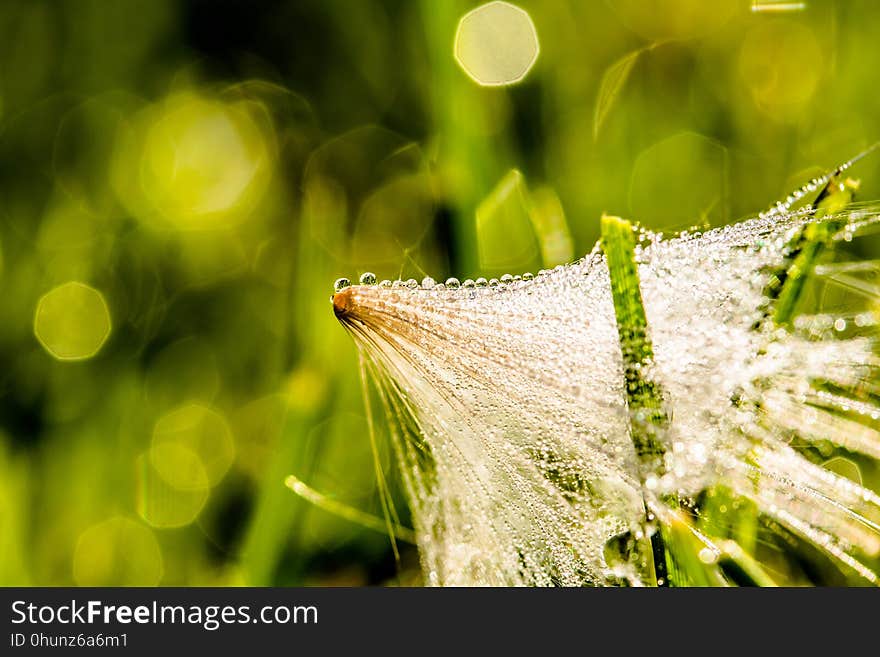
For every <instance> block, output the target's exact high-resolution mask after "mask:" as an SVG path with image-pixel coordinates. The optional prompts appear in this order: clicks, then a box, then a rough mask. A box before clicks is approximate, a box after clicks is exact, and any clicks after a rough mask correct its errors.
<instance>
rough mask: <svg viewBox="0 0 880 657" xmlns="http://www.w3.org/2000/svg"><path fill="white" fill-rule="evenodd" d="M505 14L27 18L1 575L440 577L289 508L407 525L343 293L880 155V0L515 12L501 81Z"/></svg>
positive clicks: (382, 543) (107, 7)
mask: <svg viewBox="0 0 880 657" xmlns="http://www.w3.org/2000/svg"><path fill="white" fill-rule="evenodd" d="M478 4H479V3H472V2H459V1H454V0H421V1H418V2H417V1H414V0H386V1H384V2H378V1H371V2H368V1H366V0H358V1H354V0H335V1H329V0H299V1H294V0H265V1H263V2H251V1H245V0H238V1H227V2H221V1H219V0H189V1H185V0H178V1H176V2H172V1H167V0H140V1H132V0H70V1H66V2H62V1H56V0H4V2H3V3H2V4H0V35H2V38H0V290H2V296H0V584H4V585H13V584H17V585H67V584H78V585H124V584H135V585H153V584H165V585H226V584H253V585H266V584H276V585H290V584H352V585H357V584H396V583H402V584H417V583H419V582H420V575H419V572H418V559H417V555H416V554H415V552H414V549H413V548H411V547H406V546H402V552H401V558H400V563H399V564H397V563H396V562H395V559H394V556H393V553H392V550H391V547H390V543H389V540H388V537H387V536H384V535H383V534H381V533H378V532H374V531H373V530H370V529H366V528H362V527H360V526H358V525H355V524H352V523H351V522H349V521H347V520H345V519H342V518H339V517H337V516H334V515H332V514H330V513H328V512H327V511H325V510H324V509H321V508H317V507H315V506H313V505H311V504H310V503H309V502H307V501H306V500H304V499H301V498H299V497H297V496H296V495H295V494H294V493H293V492H292V491H290V490H289V489H287V488H285V487H284V485H283V481H284V478H285V477H286V476H287V475H289V474H295V475H296V476H297V477H299V478H300V479H302V480H303V481H305V482H306V483H308V484H309V485H310V486H312V487H314V488H315V489H317V490H318V491H320V492H321V493H323V494H324V495H326V496H327V497H328V498H329V499H332V500H334V501H338V502H341V503H343V504H346V505H349V506H351V507H354V508H356V509H360V510H362V511H366V512H369V513H373V514H376V515H380V514H381V511H380V504H379V499H378V495H377V492H376V486H375V475H374V468H373V463H372V457H371V452H370V446H369V439H368V434H367V425H366V420H365V416H364V401H363V397H362V392H361V387H360V381H359V378H358V370H357V356H356V353H355V350H354V347H353V344H352V342H351V340H350V339H349V337H348V336H347V335H345V333H344V331H343V330H342V329H341V328H340V327H339V326H337V325H336V322H335V320H334V318H333V315H332V312H331V308H330V304H329V303H328V297H329V294H330V292H331V284H332V282H333V280H334V279H335V278H337V277H339V276H348V277H350V278H352V279H356V278H357V276H358V275H359V274H360V273H362V272H364V271H373V272H375V273H376V274H377V275H378V277H379V278H380V279H381V278H396V277H403V278H408V277H415V278H421V277H422V276H424V275H426V274H430V275H431V276H433V277H434V278H436V279H438V280H442V279H444V278H445V277H447V276H453V275H454V276H458V277H459V278H464V277H467V276H477V275H487V276H489V275H498V274H502V273H505V272H506V271H510V272H512V273H517V272H522V271H526V270H536V269H538V268H540V267H544V266H552V265H556V264H559V263H560V262H565V261H567V260H570V259H571V258H573V257H577V256H580V255H583V254H584V253H585V252H587V251H589V250H590V249H591V248H592V246H593V243H594V242H595V240H596V239H597V237H598V218H599V216H600V215H601V213H602V212H603V211H606V212H610V213H615V214H620V215H623V216H626V217H629V218H632V219H635V220H639V221H641V222H642V223H643V224H645V225H647V226H648V227H650V228H654V229H658V230H677V229H682V228H685V227H688V226H691V225H720V224H723V223H726V222H730V221H734V220H737V219H739V218H742V217H744V216H747V215H749V214H753V213H755V212H757V211H759V210H761V209H764V208H765V207H766V206H768V205H769V204H770V203H771V202H773V201H774V200H776V199H777V198H779V197H781V196H783V195H784V194H785V193H786V192H788V191H790V189H791V188H793V187H795V186H796V185H798V184H800V183H801V182H803V181H804V179H805V178H807V177H809V176H810V175H813V174H815V173H817V172H819V171H821V170H824V169H827V168H828V167H831V166H833V165H835V164H837V163H839V162H841V161H842V160H844V159H847V158H848V157H850V156H852V155H854V154H856V153H857V152H858V151H859V150H860V149H861V148H863V147H865V146H866V145H868V144H869V143H871V142H872V141H873V140H875V139H878V138H880V112H878V110H880V95H878V94H877V88H878V85H877V82H878V72H877V64H878V54H880V51H878V45H877V44H878V43H880V4H878V3H876V2H871V1H868V0H863V1H858V0H847V1H839V2H833V1H831V0H826V1H813V0H809V1H807V2H805V3H801V4H803V5H804V6H803V7H802V8H800V9H795V10H792V11H784V12H780V11H769V10H767V11H753V4H754V3H752V2H749V1H748V0H730V1H720V0H719V1H714V2H707V1H703V0H608V1H598V0H597V1H586V0H584V1H575V0H570V1H563V0H557V1H554V2H537V1H526V0H522V1H521V2H518V3H517V4H518V5H519V6H520V7H522V8H523V9H525V10H526V11H527V12H528V13H529V15H530V16H531V19H532V21H533V24H534V27H535V30H536V32H537V35H538V39H539V41H540V55H539V56H538V58H537V61H536V62H535V64H534V66H533V67H532V69H531V70H530V71H529V72H528V74H527V75H526V76H525V78H524V79H523V80H522V81H520V82H519V83H518V84H515V85H512V86H506V87H481V86H479V85H478V84H476V83H475V81H474V80H472V79H471V78H470V77H469V76H468V75H467V74H466V73H465V70H464V68H463V67H462V66H460V65H459V64H458V63H457V62H456V58H455V54H454V51H455V48H454V42H455V34H456V27H457V25H458V23H459V20H460V19H461V18H462V16H464V15H465V14H466V13H467V12H468V11H469V10H471V9H473V8H474V7H476V6H477V5H478ZM771 9H772V8H771ZM503 37H504V35H503V34H502V35H501V37H500V38H503ZM511 38H514V41H513V43H512V44H508V45H510V46H511V48H512V50H511V52H513V53H514V54H515V52H516V47H517V45H518V42H517V41H516V39H521V38H522V34H518V35H514V36H513V37H511ZM858 173H859V174H860V176H861V177H862V179H863V182H864V184H863V188H862V190H863V192H862V197H863V198H877V197H878V196H880V165H878V164H877V162H873V161H872V162H866V163H865V164H863V165H860V169H859V171H858ZM878 254H880V246H878V248H877V253H874V254H868V255H872V256H874V257H876V256H877V255H878ZM380 442H382V441H381V435H380ZM381 458H382V459H383V467H386V468H387V467H388V464H389V462H390V459H389V457H388V454H387V452H386V451H385V447H384V443H383V452H382V454H381ZM395 495H396V497H397V498H398V503H397V507H398V509H400V510H401V511H402V512H403V515H404V521H406V515H405V503H404V502H403V500H402V499H400V495H399V491H397V490H395Z"/></svg>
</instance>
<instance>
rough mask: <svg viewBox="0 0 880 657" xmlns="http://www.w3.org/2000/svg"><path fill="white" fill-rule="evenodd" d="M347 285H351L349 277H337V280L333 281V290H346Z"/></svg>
mask: <svg viewBox="0 0 880 657" xmlns="http://www.w3.org/2000/svg"><path fill="white" fill-rule="evenodd" d="M347 287H351V281H350V280H348V279H347V278H337V279H336V282H335V283H333V291H334V292H341V291H342V290H344V289H345V288H347Z"/></svg>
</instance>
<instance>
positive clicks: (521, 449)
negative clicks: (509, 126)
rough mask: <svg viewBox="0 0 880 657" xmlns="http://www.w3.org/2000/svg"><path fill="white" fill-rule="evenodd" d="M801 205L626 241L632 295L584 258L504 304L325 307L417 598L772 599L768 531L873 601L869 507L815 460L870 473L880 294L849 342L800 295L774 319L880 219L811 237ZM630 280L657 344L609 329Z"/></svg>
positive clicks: (419, 297) (871, 212)
mask: <svg viewBox="0 0 880 657" xmlns="http://www.w3.org/2000/svg"><path fill="white" fill-rule="evenodd" d="M829 179H830V177H829V178H826V179H824V180H820V181H818V182H816V183H815V184H814V185H813V187H814V188H815V189H816V190H817V191H818V189H819V187H821V186H822V185H824V184H827V182H828V180H829ZM792 203H793V202H792ZM792 203H789V202H788V201H786V202H785V203H781V204H779V205H778V206H776V207H775V208H774V209H773V210H771V211H770V212H768V213H765V214H763V215H761V216H759V217H757V218H755V219H751V220H748V221H745V222H742V223H739V224H736V225H731V226H725V227H723V228H718V229H715V230H712V231H707V232H704V233H701V234H700V233H694V234H683V235H680V236H677V237H672V238H667V239H662V238H661V236H658V235H654V234H652V233H650V232H648V231H644V232H642V233H641V234H640V235H635V234H634V235H633V241H634V243H636V244H637V247H636V248H635V249H634V251H633V253H634V258H635V259H634V260H633V261H632V272H631V274H629V275H628V276H629V278H627V277H625V276H624V277H621V276H622V275H621V274H620V273H619V272H618V273H615V272H613V271H612V272H611V273H609V259H608V258H606V255H605V253H604V252H603V248H602V246H600V245H597V247H596V248H595V249H594V250H593V251H592V252H591V253H590V254H588V255H587V256H586V257H584V258H582V259H581V260H579V261H577V262H575V263H573V264H571V265H568V266H565V267H561V266H560V267H557V268H555V269H553V270H551V271H546V270H544V271H541V272H540V273H539V274H538V276H536V277H532V276H531V275H529V274H526V275H523V276H522V278H521V280H520V281H516V282H514V281H513V278H512V277H504V278H503V279H502V281H503V283H504V284H503V285H502V284H500V283H501V282H500V281H498V280H496V279H492V281H486V279H485V278H478V279H477V280H476V281H473V282H471V281H469V280H466V281H465V282H464V284H463V285H462V286H461V287H457V286H455V285H450V284H449V282H447V284H446V285H445V286H444V287H445V289H443V290H441V291H438V290H437V288H436V286H434V287H428V286H424V285H423V286H422V289H418V290H414V292H413V293H402V292H401V291H400V290H397V289H386V288H382V287H377V286H364V285H360V286H353V287H350V286H343V287H341V288H340V287H339V286H336V294H335V295H334V297H333V307H334V311H335V313H336V316H337V317H338V318H339V320H340V321H341V323H342V324H343V325H344V326H345V328H346V329H347V330H348V331H349V332H350V334H351V335H352V336H353V338H354V339H355V341H356V343H357V344H358V346H359V348H360V350H361V352H362V354H363V355H364V357H365V362H366V369H367V372H368V374H369V376H370V377H371V379H372V381H373V382H374V384H375V385H376V388H377V390H378V392H379V395H380V396H381V398H382V400H383V402H384V405H385V408H386V413H387V419H388V425H389V431H390V434H391V439H392V442H393V445H394V451H395V453H396V455H397V461H398V468H399V471H400V475H401V477H402V479H403V483H404V486H405V488H406V491H407V494H408V497H409V501H410V504H411V507H412V511H413V519H414V525H415V527H414V530H415V538H416V541H417V543H418V545H419V549H420V554H421V557H422V561H423V568H424V572H425V574H426V579H427V582H428V583H429V584H437V585H475V584H479V585H551V584H561V585H582V584H615V583H629V584H634V585H638V584H645V583H648V584H654V583H657V584H661V583H665V581H666V580H667V579H668V580H669V581H670V582H672V583H677V584H682V583H693V584H702V585H711V584H723V583H758V584H768V585H769V584H773V583H774V581H773V579H772V578H771V577H770V576H769V575H768V574H767V572H768V571H765V570H764V566H763V565H762V563H761V561H760V558H759V555H758V553H757V552H756V551H755V550H756V547H755V545H756V540H755V534H756V532H758V531H771V530H772V532H775V533H777V534H779V535H784V536H788V537H793V538H787V539H785V541H787V543H786V544H794V543H797V542H798V541H800V542H804V543H809V544H812V545H813V546H814V547H815V548H817V549H818V551H819V552H821V553H824V554H825V555H826V557H827V558H828V559H830V560H831V562H833V563H835V564H836V565H837V567H838V568H839V569H840V570H841V572H843V573H845V575H846V576H847V577H855V578H861V579H863V580H866V581H868V582H871V583H877V581H878V575H877V572H876V563H877V562H876V559H877V557H878V555H880V497H878V496H877V494H875V493H874V492H872V491H870V490H868V489H867V488H864V487H862V486H861V485H859V484H858V483H856V482H854V481H852V480H850V479H847V478H846V477H843V476H841V475H839V474H836V473H835V472H833V471H831V470H830V469H827V468H824V467H822V466H821V465H818V464H816V463H815V458H814V457H810V450H816V449H824V447H822V446H823V445H825V444H830V445H831V449H835V445H836V446H837V447H840V448H843V449H845V450H848V451H852V452H860V453H862V454H864V455H866V456H867V457H870V458H878V457H880V431H878V427H877V424H876V422H875V418H876V417H878V415H877V413H878V410H880V408H878V405H877V401H876V399H877V391H878V389H880V387H878V385H877V381H878V375H880V358H878V357H877V356H876V347H877V341H876V335H877V333H876V325H875V323H874V322H873V321H871V322H867V321H865V320H864V318H865V317H868V316H870V315H868V314H866V313H870V311H871V308H876V303H877V300H878V296H877V295H871V296H870V297H868V298H863V297H860V298H861V299H862V301H863V302H864V303H866V304H867V305H866V307H865V308H859V307H856V302H855V301H853V302H852V304H851V306H852V307H849V308H848V309H847V312H848V313H850V314H849V315H847V316H849V317H856V318H863V319H862V320H859V321H853V322H851V323H850V322H847V321H845V317H843V316H842V315H841V316H839V315H837V314H829V313H824V316H825V317H827V319H828V321H827V323H823V324H822V326H825V327H826V328H824V329H822V330H821V332H820V333H814V332H813V330H812V329H806V328H804V327H805V326H814V325H815V318H814V319H813V320H810V321H809V322H807V323H806V324H804V323H803V322H802V321H801V319H803V318H804V317H807V316H808V313H806V312H805V311H804V310H803V309H800V310H798V309H799V308H800V306H798V305H797V304H795V301H796V299H794V298H791V299H789V300H788V301H786V303H788V302H789V301H790V302H791V303H792V304H793V305H792V308H793V311H792V312H795V311H797V312H798V313H800V314H799V315H797V316H796V321H794V322H791V323H784V322H780V323H777V322H776V321H774V316H773V315H772V313H771V312H770V310H768V309H769V308H772V307H773V306H774V305H775V304H776V303H777V301H778V298H779V296H780V295H779V294H778V293H775V292H773V287H772V285H770V283H771V282H772V281H773V280H783V279H785V278H786V274H787V275H788V278H789V279H791V278H792V272H791V265H792V263H793V262H795V261H798V260H797V258H799V257H801V255H800V254H803V253H804V252H806V251H807V249H806V246H804V243H803V236H805V235H811V234H812V233H813V232H814V231H813V229H811V226H815V225H822V226H826V227H834V226H836V225H837V224H846V226H845V230H843V229H842V228H841V229H840V230H836V229H835V231H832V232H833V233H834V236H829V237H828V244H827V247H828V251H829V252H833V251H834V250H835V248H836V247H838V246H840V245H841V244H843V243H844V240H843V238H842V237H841V236H840V235H841V234H842V233H843V232H846V233H848V234H851V235H858V234H860V233H861V232H864V231H865V230H870V229H871V227H872V226H877V225H878V223H880V207H878V206H871V205H868V206H861V207H859V212H858V213H856V214H855V215H854V214H853V213H852V212H850V211H849V210H847V211H842V212H836V213H826V214H825V215H824V216H822V217H821V218H819V215H818V214H817V213H813V211H812V209H809V210H807V211H799V212H793V211H791V205H792ZM854 216H855V217H856V219H853V217H854ZM624 223H625V222H624ZM642 238H644V239H642ZM798 239H800V240H801V241H800V242H797V240H798ZM798 262H800V261H798ZM842 264H844V265H846V264H847V263H842ZM841 271H843V270H841V269H840V268H838V269H834V270H830V271H828V272H826V271H824V270H819V271H816V272H814V273H813V274H811V276H812V278H811V279H809V280H813V279H815V281H814V282H816V283H817V284H818V283H822V284H836V283H834V282H833V280H832V279H833V277H834V276H839V275H840V272H841ZM633 281H635V284H636V287H635V290H634V291H633V289H629V290H628V291H624V292H623V294H629V295H631V294H633V293H635V294H639V292H640V297H641V302H640V305H641V306H642V308H643V312H644V317H645V325H644V327H643V330H642V334H643V336H642V338H647V337H648V336H649V337H650V342H645V341H644V340H643V339H642V338H640V337H639V336H638V335H635V336H633V335H631V334H629V333H627V330H629V329H627V327H626V325H624V324H622V323H621V315H620V308H619V307H617V306H618V303H617V302H618V299H617V298H616V297H615V295H618V294H620V293H621V292H620V290H621V287H620V286H621V285H624V287H625V286H626V285H630V287H631V285H632V283H633ZM413 283H414V281H413ZM804 284H807V283H804ZM408 285H410V287H413V288H417V287H418V285H417V284H416V285H411V284H408ZM790 287H791V285H789V287H788V288H786V286H785V284H784V283H783V284H782V289H783V293H782V295H781V296H782V297H785V294H787V293H785V290H786V289H790ZM768 290H769V291H768ZM774 295H775V296H774ZM840 321H844V324H843V326H844V328H846V329H847V330H846V331H843V330H842V329H838V327H839V326H841V324H840V323H839V322H840ZM850 328H852V331H850V330H849V329H850ZM625 329H626V330H625ZM628 340H631V342H628ZM647 344H650V345H651V348H650V349H645V350H644V351H637V352H635V355H634V353H631V352H629V351H628V349H630V348H633V349H642V348H643V347H644V345H647ZM628 345H629V346H628ZM639 345H641V346H639ZM648 384H650V385H648ZM646 386H647V387H646ZM645 394H648V395H649V398H650V399H653V400H654V401H655V402H656V403H657V404H658V405H659V409H658V408H657V407H655V406H651V405H650V404H647V405H646V404H645V403H644V401H645V400H644V398H642V397H640V395H645ZM640 400H641V401H640ZM658 413H659V415H658ZM660 417H662V421H661V420H658V418H660ZM639 435H642V436H644V435H648V436H650V438H651V444H653V445H654V446H655V447H656V451H655V452H651V453H652V454H653V457H652V458H650V459H646V458H645V454H644V453H643V451H642V450H641V449H640V446H639V445H640V444H639V442H638V441H637V440H636V438H637V436H639ZM646 464H648V465H646ZM685 510H687V511H685ZM734 511H735V512H734ZM731 518H740V519H742V518H746V519H749V518H751V520H750V521H749V523H747V524H745V525H737V526H731V524H730V523H731V520H730V519H731ZM761 527H763V528H765V529H760V528H761ZM767 528H770V529H767ZM658 539H661V540H658ZM646 541H650V542H651V544H652V546H653V547H652V549H653V550H654V551H653V561H654V569H655V570H654V572H653V574H652V573H651V572H649V570H650V563H651V561H652V559H651V556H650V555H649V554H648V553H647V552H645V551H644V543H645V542H646ZM657 545H659V546H660V548H661V550H660V551H659V552H658V551H657V550H656V549H655V548H656V547H657ZM640 546H641V547H640ZM792 549H793V548H792ZM664 555H665V557H664ZM658 558H659V559H661V560H665V564H666V565H669V566H670V570H669V573H668V575H667V574H665V572H663V571H661V569H660V567H659V566H660V565H661V564H659V563H658V562H657V560H658ZM688 564H691V566H688ZM694 564H696V565H697V566H698V567H699V568H698V569H694V568H693V565H694Z"/></svg>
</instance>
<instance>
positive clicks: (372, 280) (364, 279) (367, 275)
mask: <svg viewBox="0 0 880 657" xmlns="http://www.w3.org/2000/svg"><path fill="white" fill-rule="evenodd" d="M360 283H361V285H375V284H376V274H374V273H373V272H371V271H365V272H364V273H363V274H361V279H360Z"/></svg>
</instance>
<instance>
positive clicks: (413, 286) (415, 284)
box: [404, 278, 419, 290]
mask: <svg viewBox="0 0 880 657" xmlns="http://www.w3.org/2000/svg"><path fill="white" fill-rule="evenodd" d="M404 285H406V286H407V287H408V288H409V289H411V290H415V289H416V288H417V287H418V286H419V282H418V281H417V280H416V279H414V278H408V279H407V281H406V283H404Z"/></svg>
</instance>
